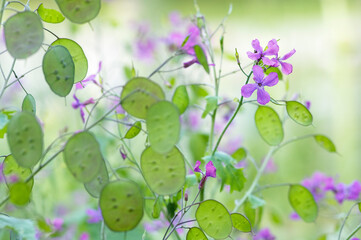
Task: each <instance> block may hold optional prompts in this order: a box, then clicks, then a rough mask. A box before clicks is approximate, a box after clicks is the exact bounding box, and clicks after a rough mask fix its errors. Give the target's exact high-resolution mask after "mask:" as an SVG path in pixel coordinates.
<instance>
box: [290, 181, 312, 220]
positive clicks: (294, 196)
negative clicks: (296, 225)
mask: <svg viewBox="0 0 361 240" xmlns="http://www.w3.org/2000/svg"><path fill="white" fill-rule="evenodd" d="M288 200H289V202H290V204H291V206H292V208H293V209H294V210H295V211H296V213H297V214H298V215H299V216H300V217H301V218H302V219H303V221H305V222H314V221H315V220H316V218H317V214H318V207H317V203H316V201H315V199H314V197H313V195H312V193H311V192H310V191H309V190H308V189H307V188H305V187H303V186H302V185H299V184H295V185H291V186H290V188H289V191H288Z"/></svg>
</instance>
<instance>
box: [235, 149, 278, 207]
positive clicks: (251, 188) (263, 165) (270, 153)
mask: <svg viewBox="0 0 361 240" xmlns="http://www.w3.org/2000/svg"><path fill="white" fill-rule="evenodd" d="M275 149H276V148H275V147H272V148H271V149H270V150H269V151H268V153H267V156H266V157H265V159H264V161H263V163H262V165H261V167H260V169H259V171H258V172H257V175H256V177H255V178H254V180H253V182H252V185H251V186H250V187H249V189H248V190H247V192H246V193H245V194H244V196H243V197H242V198H241V200H240V201H237V203H236V206H235V207H234V209H233V212H236V211H237V210H238V208H239V207H240V206H242V204H243V203H244V202H245V201H246V199H247V198H248V197H249V196H250V195H251V194H252V193H253V190H254V189H255V187H256V186H257V184H258V181H259V179H260V178H261V176H262V174H263V171H264V169H265V168H266V166H267V164H268V161H269V160H270V159H271V156H272V154H273V153H274V151H275Z"/></svg>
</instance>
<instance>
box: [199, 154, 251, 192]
mask: <svg viewBox="0 0 361 240" xmlns="http://www.w3.org/2000/svg"><path fill="white" fill-rule="evenodd" d="M203 159H204V160H205V161H206V162H209V161H212V162H213V164H214V166H215V168H216V169H217V177H219V178H221V180H222V185H221V191H222V190H223V187H224V185H225V184H227V185H230V192H231V193H232V192H233V191H234V190H235V191H239V192H240V191H242V189H243V187H244V183H245V182H246V178H245V177H244V175H243V169H242V168H239V169H237V168H235V167H234V166H233V163H234V162H235V160H234V159H233V158H232V157H231V156H230V155H228V154H226V153H223V152H216V153H215V154H214V155H213V156H206V157H204V158H203Z"/></svg>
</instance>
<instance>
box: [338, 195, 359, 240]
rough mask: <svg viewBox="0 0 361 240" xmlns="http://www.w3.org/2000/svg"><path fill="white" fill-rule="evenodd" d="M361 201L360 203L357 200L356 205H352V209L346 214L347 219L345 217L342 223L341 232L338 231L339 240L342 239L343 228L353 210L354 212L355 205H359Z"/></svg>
mask: <svg viewBox="0 0 361 240" xmlns="http://www.w3.org/2000/svg"><path fill="white" fill-rule="evenodd" d="M359 203H360V202H357V203H355V204H354V205H352V207H351V208H350V210H349V211H348V212H347V215H346V217H345V219H344V220H343V222H342V225H341V228H340V232H339V233H338V238H337V239H338V240H341V233H342V230H343V228H344V227H345V224H346V221H347V219H348V217H349V216H350V214H351V212H352V209H353V208H354V207H355V206H357V205H358V204H359ZM351 236H352V235H351Z"/></svg>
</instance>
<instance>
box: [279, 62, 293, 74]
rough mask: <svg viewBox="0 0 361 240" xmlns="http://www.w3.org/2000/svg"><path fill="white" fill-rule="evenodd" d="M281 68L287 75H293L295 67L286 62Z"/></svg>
mask: <svg viewBox="0 0 361 240" xmlns="http://www.w3.org/2000/svg"><path fill="white" fill-rule="evenodd" d="M280 63H281V66H282V72H283V73H284V74H286V75H288V74H290V73H292V71H293V67H292V65H291V64H290V63H285V62H281V61H280Z"/></svg>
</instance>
